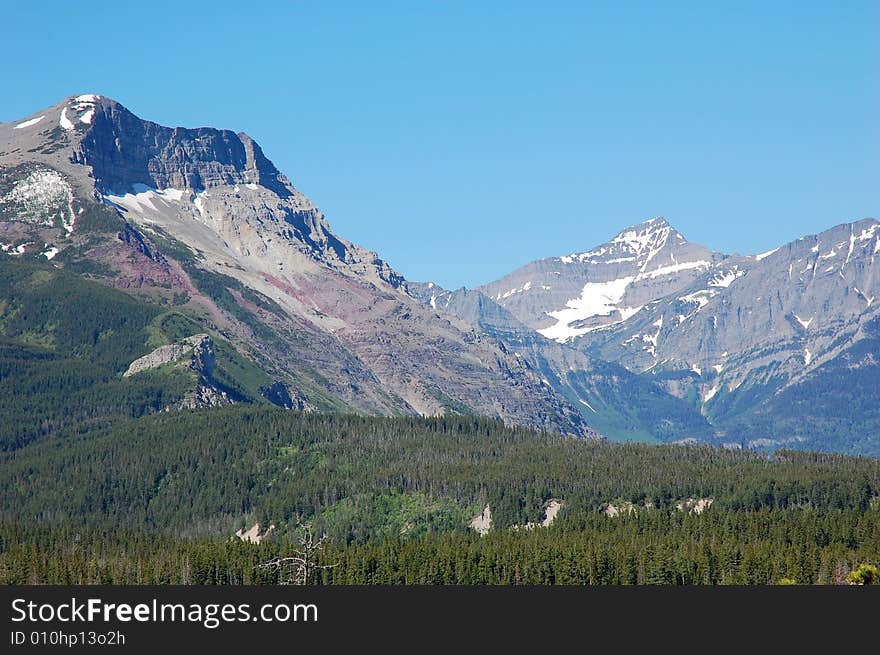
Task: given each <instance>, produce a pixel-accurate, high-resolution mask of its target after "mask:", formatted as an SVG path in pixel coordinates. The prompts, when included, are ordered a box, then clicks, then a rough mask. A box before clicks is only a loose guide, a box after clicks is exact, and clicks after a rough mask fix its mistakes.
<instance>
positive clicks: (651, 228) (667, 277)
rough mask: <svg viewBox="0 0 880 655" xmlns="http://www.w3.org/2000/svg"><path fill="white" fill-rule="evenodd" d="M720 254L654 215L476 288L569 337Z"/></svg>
mask: <svg viewBox="0 0 880 655" xmlns="http://www.w3.org/2000/svg"><path fill="white" fill-rule="evenodd" d="M723 257H724V256H723V255H720V254H718V253H713V252H710V251H709V250H707V249H706V248H703V247H702V246H698V245H695V244H692V243H688V242H687V241H686V240H685V238H684V237H683V236H682V235H681V234H679V233H678V232H677V231H676V230H675V229H674V228H673V227H671V226H670V225H669V223H667V222H666V220H664V219H662V218H653V219H651V220H648V221H645V222H644V223H641V224H639V225H634V226H633V227H630V228H628V229H626V230H624V231H623V232H621V233H620V234H618V235H617V236H616V237H614V238H613V239H611V241H609V242H608V243H605V244H603V245H601V246H598V247H597V248H594V249H593V250H590V251H588V252H581V253H574V254H571V255H567V256H563V257H553V258H550V259H542V260H539V261H536V262H532V263H531V264H527V265H526V266H523V267H522V268H519V269H517V270H516V271H514V272H513V273H510V274H509V275H505V276H504V277H503V278H501V279H500V280H497V281H495V282H491V283H489V284H487V285H485V286H482V287H480V288H479V290H480V291H482V292H483V293H485V294H486V295H487V296H489V297H490V298H492V299H493V300H494V301H495V302H497V303H498V304H500V305H501V306H502V307H504V308H506V309H509V310H510V311H511V313H512V314H513V315H514V316H516V317H517V318H518V319H520V320H521V321H522V322H523V323H525V324H526V325H528V326H529V327H531V328H533V329H536V330H538V331H539V332H540V333H541V334H543V335H544V336H546V337H548V338H550V339H555V340H557V341H560V342H565V341H568V340H570V339H573V338H574V337H577V336H580V335H583V334H587V333H588V332H592V331H593V330H597V329H599V328H602V327H606V326H608V325H612V324H614V323H619V322H622V321H624V320H626V319H627V318H629V317H630V316H632V315H633V314H635V313H636V312H638V311H639V310H640V309H641V308H642V307H643V306H644V305H646V304H647V303H649V302H651V301H652V300H654V299H656V298H659V297H662V296H664V295H666V294H668V293H671V292H674V291H675V290H677V289H680V288H681V287H683V286H684V285H686V284H687V283H689V282H690V281H692V280H694V279H695V278H696V277H698V276H699V275H700V274H701V273H702V272H705V271H706V270H707V269H709V268H710V267H712V266H713V264H715V263H716V262H717V261H719V260H720V259H723Z"/></svg>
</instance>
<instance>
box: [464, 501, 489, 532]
mask: <svg viewBox="0 0 880 655" xmlns="http://www.w3.org/2000/svg"><path fill="white" fill-rule="evenodd" d="M468 527H469V528H470V529H471V530H473V531H474V532H476V533H477V534H478V535H480V536H481V537H482V536H483V535H486V534H489V531H490V530H491V529H492V510H491V509H490V508H489V503H486V506H485V507H484V508H483V511H482V512H480V513H479V514H477V515H476V516H475V517H474V518H472V519H471V522H470V523H468Z"/></svg>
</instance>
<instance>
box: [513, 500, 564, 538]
mask: <svg viewBox="0 0 880 655" xmlns="http://www.w3.org/2000/svg"><path fill="white" fill-rule="evenodd" d="M563 505H565V501H564V500H556V499H551V500H548V501H547V504H546V505H544V516H543V518H542V519H541V522H540V523H535V522H534V521H529V522H528V523H526V524H524V525H513V526H511V528H510V529H511V530H514V531H519V530H534V529H535V528H549V527H550V526H551V525H553V521H555V520H556V515H557V514H558V513H559V510H560V509H562V506H563Z"/></svg>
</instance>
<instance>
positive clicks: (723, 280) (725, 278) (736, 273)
mask: <svg viewBox="0 0 880 655" xmlns="http://www.w3.org/2000/svg"><path fill="white" fill-rule="evenodd" d="M745 274H746V272H745V271H741V270H739V268H737V267H736V266H734V267H733V268H731V269H730V270H727V271H724V272H720V273H717V274H715V275H714V276H713V277H711V278H710V279H709V286H710V287H721V288H723V289H726V288H727V287H729V286H730V285H731V284H733V282H734V281H735V280H736V279H737V278H741V277H742V276H743V275H745Z"/></svg>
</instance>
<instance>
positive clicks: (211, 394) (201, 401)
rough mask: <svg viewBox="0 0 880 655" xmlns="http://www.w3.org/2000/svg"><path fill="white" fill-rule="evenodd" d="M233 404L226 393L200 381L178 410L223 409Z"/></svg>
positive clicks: (179, 405) (178, 406)
mask: <svg viewBox="0 0 880 655" xmlns="http://www.w3.org/2000/svg"><path fill="white" fill-rule="evenodd" d="M232 402H233V401H232V400H231V399H230V398H229V396H228V395H227V394H226V392H225V391H223V390H221V389H217V388H216V387H214V386H211V385H210V384H205V383H203V382H201V381H200V382H199V384H198V385H197V386H196V388H195V390H194V391H193V392H192V393H190V394H188V395H187V397H186V398H184V399H183V400H182V401H181V402H180V403H179V404H178V405H177V409H203V408H207V407H223V406H224V405H231V404H232Z"/></svg>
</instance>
